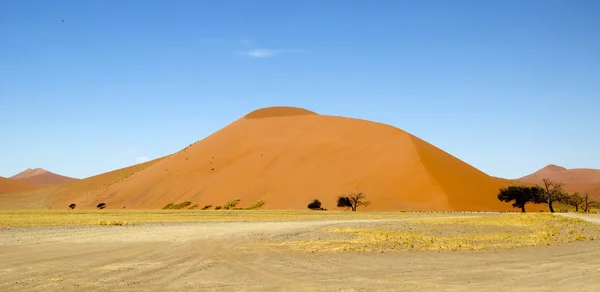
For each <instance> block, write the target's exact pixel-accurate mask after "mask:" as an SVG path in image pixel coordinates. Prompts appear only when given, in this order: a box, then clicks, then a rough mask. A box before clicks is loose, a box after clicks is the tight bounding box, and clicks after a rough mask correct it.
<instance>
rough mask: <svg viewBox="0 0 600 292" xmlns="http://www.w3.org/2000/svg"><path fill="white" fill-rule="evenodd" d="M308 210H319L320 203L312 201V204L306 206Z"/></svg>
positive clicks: (315, 200)
mask: <svg viewBox="0 0 600 292" xmlns="http://www.w3.org/2000/svg"><path fill="white" fill-rule="evenodd" d="M307 207H308V208H309V209H311V210H318V209H321V201H319V200H317V199H314V200H313V201H312V202H310V203H309V204H308V206H307Z"/></svg>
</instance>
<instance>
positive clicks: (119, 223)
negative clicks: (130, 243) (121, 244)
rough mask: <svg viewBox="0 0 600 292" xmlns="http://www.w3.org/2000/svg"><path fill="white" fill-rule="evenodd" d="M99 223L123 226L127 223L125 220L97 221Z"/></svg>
mask: <svg viewBox="0 0 600 292" xmlns="http://www.w3.org/2000/svg"><path fill="white" fill-rule="evenodd" d="M99 224H100V225H109V226H125V225H129V224H128V223H127V222H125V221H115V220H113V221H100V223H99Z"/></svg>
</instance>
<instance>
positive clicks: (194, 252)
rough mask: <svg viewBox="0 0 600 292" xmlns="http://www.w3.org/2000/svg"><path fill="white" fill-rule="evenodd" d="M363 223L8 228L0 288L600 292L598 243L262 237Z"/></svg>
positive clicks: (1, 247)
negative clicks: (438, 248) (376, 248)
mask: <svg viewBox="0 0 600 292" xmlns="http://www.w3.org/2000/svg"><path fill="white" fill-rule="evenodd" d="M594 218H595V217H594ZM419 219H423V217H420V218H419ZM407 220H411V219H407ZM594 220H595V219H594ZM360 222H361V223H358V221H350V220H346V221H339V220H338V221H303V222H247V223H165V224H158V223H157V224H154V223H153V224H143V225H137V226H80V227H50V228H49V227H43V228H42V227H19V228H4V229H0V291H181V290H187V291H599V290H600V242H598V241H592V242H582V243H576V244H569V245H563V246H554V247H543V248H522V249H515V250H500V251H448V252H410V253H401V252H394V253H357V252H345V253H307V252H290V251H289V250H287V249H279V248H277V247H273V246H267V245H264V244H260V243H259V240H258V238H260V239H261V240H264V238H269V237H270V236H271V237H273V238H275V237H277V238H280V237H281V236H289V237H294V235H295V234H299V233H302V232H306V231H307V230H310V229H311V228H317V227H324V226H333V225H340V226H352V225H353V224H364V222H365V221H364V220H361V221H360Z"/></svg>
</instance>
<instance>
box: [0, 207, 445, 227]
mask: <svg viewBox="0 0 600 292" xmlns="http://www.w3.org/2000/svg"><path fill="white" fill-rule="evenodd" d="M422 215H423V214H421V213H405V212H402V213H401V212H366V211H365V212H346V211H330V212H313V211H310V210H306V211H305V210H299V211H291V210H289V211H288V210H239V211H238V210H219V211H215V210H203V211H201V210H134V209H114V210H107V209H104V210H0V227H18V226H82V225H98V224H99V222H101V221H104V222H112V221H117V222H127V224H128V225H130V224H136V225H137V224H143V223H169V222H267V221H303V220H349V219H351V220H362V219H365V220H372V219H401V218H410V217H418V216H422ZM439 215H443V214H441V213H440V214H439ZM428 216H435V214H428Z"/></svg>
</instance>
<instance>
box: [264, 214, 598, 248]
mask: <svg viewBox="0 0 600 292" xmlns="http://www.w3.org/2000/svg"><path fill="white" fill-rule="evenodd" d="M583 240H600V226H599V225H597V224H593V223H589V222H586V221H584V220H581V219H572V218H565V217H561V216H555V215H552V214H543V213H530V214H506V215H499V216H483V217H474V218H435V219H426V220H413V221H406V222H385V223H377V224H373V225H372V226H360V227H339V228H331V229H326V230H325V231H320V232H319V231H317V232H316V234H315V236H314V237H313V238H310V239H308V240H298V241H293V242H279V243H275V245H279V246H285V247H289V248H292V249H296V250H305V251H313V252H316V251H365V252H374V251H380V252H382V251H436V250H437V251H440V250H481V249H510V248H518V247H527V246H530V247H533V246H544V245H554V244H563V243H570V242H575V241H583Z"/></svg>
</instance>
